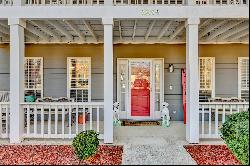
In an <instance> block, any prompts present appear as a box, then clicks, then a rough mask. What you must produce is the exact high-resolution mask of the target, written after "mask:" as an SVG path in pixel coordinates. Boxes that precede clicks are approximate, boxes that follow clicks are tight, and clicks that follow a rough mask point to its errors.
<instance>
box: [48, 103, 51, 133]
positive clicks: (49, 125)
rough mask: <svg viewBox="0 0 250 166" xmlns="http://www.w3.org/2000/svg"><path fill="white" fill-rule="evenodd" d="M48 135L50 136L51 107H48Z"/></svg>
mask: <svg viewBox="0 0 250 166" xmlns="http://www.w3.org/2000/svg"><path fill="white" fill-rule="evenodd" d="M48 114H49V119H48V134H49V136H50V135H51V106H50V105H49V112H48Z"/></svg>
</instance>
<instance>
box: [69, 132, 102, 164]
mask: <svg viewBox="0 0 250 166" xmlns="http://www.w3.org/2000/svg"><path fill="white" fill-rule="evenodd" d="M98 136H99V134H97V133H96V132H95V131H94V130H88V131H84V132H81V133H79V134H78V135H77V136H76V137H75V138H74V140H73V143H72V145H73V147H74V150H75V153H76V155H77V156H78V157H79V158H80V159H83V160H84V159H87V158H88V157H90V156H92V155H94V154H95V153H96V151H97V148H98V145H99V139H98Z"/></svg>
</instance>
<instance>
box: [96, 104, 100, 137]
mask: <svg viewBox="0 0 250 166" xmlns="http://www.w3.org/2000/svg"><path fill="white" fill-rule="evenodd" d="M96 109H97V113H96V120H97V122H96V123H97V126H96V128H97V133H99V132H100V117H99V113H100V112H99V111H100V106H99V105H98V106H97V108H96Z"/></svg>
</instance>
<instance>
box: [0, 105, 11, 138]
mask: <svg viewBox="0 0 250 166" xmlns="http://www.w3.org/2000/svg"><path fill="white" fill-rule="evenodd" d="M9 118H10V104H9V103H8V102H0V138H8V137H9V127H10V126H9V121H10V119H9Z"/></svg>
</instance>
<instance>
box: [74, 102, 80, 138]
mask: <svg viewBox="0 0 250 166" xmlns="http://www.w3.org/2000/svg"><path fill="white" fill-rule="evenodd" d="M78 111H79V105H76V117H75V119H76V120H75V123H76V134H78V133H79V131H78Z"/></svg>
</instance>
